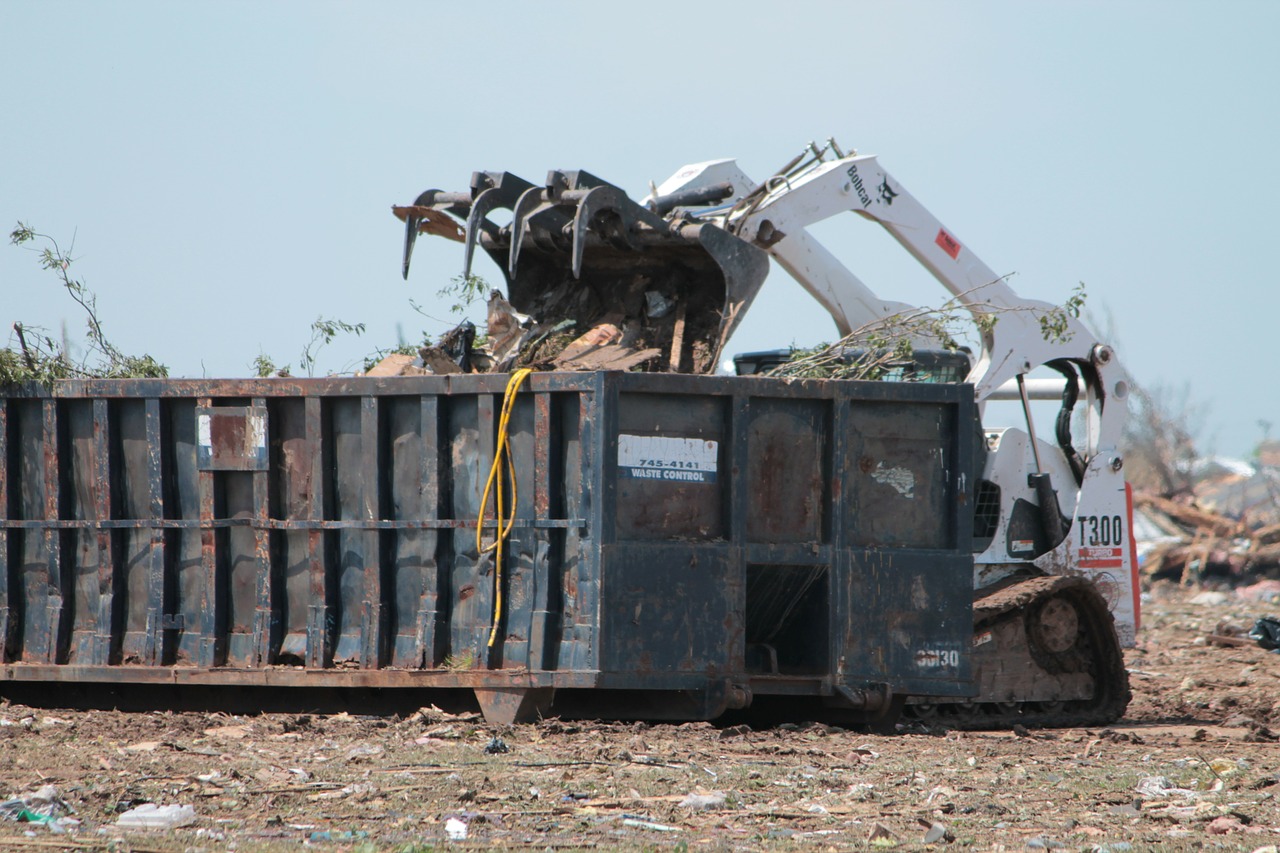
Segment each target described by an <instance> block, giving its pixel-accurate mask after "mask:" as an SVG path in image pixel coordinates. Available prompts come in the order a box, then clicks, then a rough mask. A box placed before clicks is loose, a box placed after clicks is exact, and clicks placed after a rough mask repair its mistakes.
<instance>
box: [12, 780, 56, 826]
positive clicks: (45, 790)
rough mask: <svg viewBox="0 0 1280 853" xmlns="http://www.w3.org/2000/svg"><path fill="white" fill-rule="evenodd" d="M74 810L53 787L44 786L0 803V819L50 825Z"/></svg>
mask: <svg viewBox="0 0 1280 853" xmlns="http://www.w3.org/2000/svg"><path fill="white" fill-rule="evenodd" d="M67 814H74V810H73V809H72V808H71V807H70V806H69V805H67V803H66V801H65V800H63V799H62V797H61V796H60V795H59V794H58V789H57V788H56V787H54V786H53V785H44V786H42V787H40V788H37V789H36V790H35V791H31V792H29V793H26V794H22V795H21V796H18V797H14V798H12V799H9V800H5V801H3V802H0V818H4V819H5V820H16V821H18V822H20V823H42V824H52V823H54V822H55V821H57V820H58V819H59V818H61V817H63V816H64V815H67Z"/></svg>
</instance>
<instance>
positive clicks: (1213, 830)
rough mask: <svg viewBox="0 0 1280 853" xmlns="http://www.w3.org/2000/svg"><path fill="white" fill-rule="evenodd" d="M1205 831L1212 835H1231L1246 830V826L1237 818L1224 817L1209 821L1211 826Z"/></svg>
mask: <svg viewBox="0 0 1280 853" xmlns="http://www.w3.org/2000/svg"><path fill="white" fill-rule="evenodd" d="M1205 829H1206V830H1207V831H1208V833H1209V834H1210V835H1230V834H1231V833H1233V832H1239V831H1240V830H1242V829H1244V824H1243V823H1241V822H1240V820H1239V819H1238V818H1236V817H1233V816H1231V815H1223V816H1222V817H1215V818H1214V819H1213V820H1211V821H1209V825H1208V826H1207V827H1205Z"/></svg>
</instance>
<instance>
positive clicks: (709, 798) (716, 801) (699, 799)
mask: <svg viewBox="0 0 1280 853" xmlns="http://www.w3.org/2000/svg"><path fill="white" fill-rule="evenodd" d="M724 802H725V793H724V791H708V792H694V793H690V794H689V795H688V796H686V797H685V798H684V799H683V800H681V801H680V807H681V808H686V809H693V810H694V811H700V810H702V809H718V808H721V807H722V806H724Z"/></svg>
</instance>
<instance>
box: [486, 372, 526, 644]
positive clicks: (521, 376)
mask: <svg viewBox="0 0 1280 853" xmlns="http://www.w3.org/2000/svg"><path fill="white" fill-rule="evenodd" d="M532 372H533V371H532V370H530V369H529V368H527V367H522V368H520V369H519V370H516V371H514V372H513V373H512V374H511V377H510V378H509V379H508V380H507V391H506V394H504V395H503V397H502V414H501V415H500V416H499V417H498V443H497V445H496V446H495V447H494V449H493V467H491V468H490V469H489V479H488V480H487V481H486V482H485V484H484V496H483V497H481V498H480V518H479V519H478V520H477V521H476V553H477V555H479V554H484V553H486V552H488V551H493V552H494V555H493V565H494V573H493V626H492V627H491V628H490V629H489V648H493V644H494V641H496V640H497V638H498V623H499V622H500V621H501V619H502V542H503V540H504V539H506V538H507V536H508V535H510V533H511V528H512V526H513V525H514V524H515V520H516V496H517V495H518V491H517V489H516V466H515V462H514V460H513V459H512V458H511V444H510V443H509V442H508V441H507V429H508V425H509V424H510V421H511V410H512V409H514V408H515V403H516V392H517V391H519V390H520V386H521V385H523V384H524V381H525V380H526V379H528V378H529V374H530V373H532ZM504 462H505V463H506V465H505V467H506V470H507V471H508V472H509V473H510V476H511V510H510V515H509V516H507V515H506V514H505V513H504V511H503V510H504V509H505V507H504V506H503V504H504V502H505V501H504V497H505V494H504V493H505V492H506V489H505V488H504V486H505V482H504V479H505V477H504V474H503V467H504V466H503V463H504ZM491 492H493V493H494V498H495V500H494V503H495V505H496V506H495V507H494V510H495V511H494V519H495V520H496V521H497V529H496V530H495V531H494V536H493V542H491V543H490V544H489V545H485V544H484V515H485V510H486V509H487V508H488V506H489V494H490V493H491Z"/></svg>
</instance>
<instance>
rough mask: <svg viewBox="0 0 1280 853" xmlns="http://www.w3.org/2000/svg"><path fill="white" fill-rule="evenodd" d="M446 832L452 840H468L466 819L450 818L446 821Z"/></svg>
mask: <svg viewBox="0 0 1280 853" xmlns="http://www.w3.org/2000/svg"><path fill="white" fill-rule="evenodd" d="M444 834H445V835H447V836H448V837H449V840H450V841H466V840H467V824H466V821H461V820H458V819H457V818H456V817H451V818H449V819H448V820H446V821H445V822H444Z"/></svg>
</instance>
